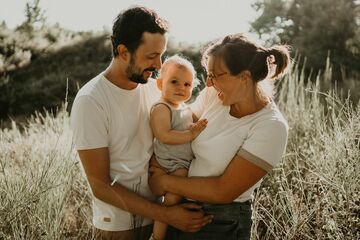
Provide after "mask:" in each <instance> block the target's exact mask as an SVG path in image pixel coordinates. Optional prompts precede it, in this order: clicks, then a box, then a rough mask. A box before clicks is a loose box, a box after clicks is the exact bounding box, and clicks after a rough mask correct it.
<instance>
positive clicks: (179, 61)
mask: <svg viewBox="0 0 360 240" xmlns="http://www.w3.org/2000/svg"><path fill="white" fill-rule="evenodd" d="M171 63H172V64H175V65H176V66H179V67H182V68H184V69H187V70H189V71H190V72H191V75H192V78H193V85H194V87H196V86H198V85H199V84H200V81H199V79H197V78H196V71H195V68H194V66H193V65H192V63H191V62H190V61H189V60H188V59H186V58H185V57H183V56H181V55H179V54H175V55H172V56H170V57H167V58H166V59H165V61H164V63H163V65H162V67H161V69H160V78H161V75H163V74H164V73H165V72H166V70H167V68H168V66H169V64H171Z"/></svg>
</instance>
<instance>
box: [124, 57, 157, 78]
mask: <svg viewBox="0 0 360 240" xmlns="http://www.w3.org/2000/svg"><path fill="white" fill-rule="evenodd" d="M155 70H156V69H155V68H153V67H152V68H146V69H144V71H142V72H141V70H140V68H139V67H138V66H136V65H135V59H134V58H133V57H131V60H130V64H129V66H128V67H127V68H126V75H127V77H128V78H129V80H130V81H132V82H135V83H140V84H145V83H147V82H148V81H147V79H144V76H143V74H144V72H145V71H150V72H154V71H155ZM140 72H141V73H140Z"/></svg>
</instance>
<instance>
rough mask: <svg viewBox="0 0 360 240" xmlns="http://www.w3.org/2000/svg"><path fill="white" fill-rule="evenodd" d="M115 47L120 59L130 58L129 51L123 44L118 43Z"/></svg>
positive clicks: (126, 59)
mask: <svg viewBox="0 0 360 240" xmlns="http://www.w3.org/2000/svg"><path fill="white" fill-rule="evenodd" d="M116 49H117V51H118V53H119V57H120V58H121V59H123V60H124V61H128V59H130V52H129V50H128V49H127V47H126V46H125V45H124V44H119V45H118V46H117V48H116Z"/></svg>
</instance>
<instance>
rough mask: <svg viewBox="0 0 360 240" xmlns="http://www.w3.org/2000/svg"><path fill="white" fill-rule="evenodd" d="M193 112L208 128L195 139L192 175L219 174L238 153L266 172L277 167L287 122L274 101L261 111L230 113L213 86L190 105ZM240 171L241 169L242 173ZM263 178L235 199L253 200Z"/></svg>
mask: <svg viewBox="0 0 360 240" xmlns="http://www.w3.org/2000/svg"><path fill="white" fill-rule="evenodd" d="M191 109H192V111H193V112H194V114H195V115H196V116H197V117H198V118H200V119H204V118H205V119H207V120H208V125H207V127H206V128H205V130H204V131H203V132H202V133H201V134H200V135H199V136H198V137H197V138H196V139H195V140H194V141H193V142H192V149H193V152H194V154H195V159H194V160H193V161H192V163H191V166H190V169H189V176H204V177H205V176H219V175H221V174H222V173H223V172H224V170H225V168H226V167H227V165H228V164H229V163H230V161H231V160H232V159H233V157H234V156H235V155H236V154H238V155H240V156H241V157H243V158H245V159H246V160H248V161H250V162H252V163H253V164H256V165H257V166H259V167H261V168H263V169H264V170H266V171H267V172H269V171H271V169H272V168H273V167H274V166H276V165H277V164H278V163H279V161H280V160H281V157H282V155H283V153H284V150H285V147H286V142H287V133H288V125H287V122H286V120H285V119H284V117H283V116H282V114H281V113H280V111H279V110H278V108H277V106H276V104H275V103H274V102H273V101H272V102H270V103H269V104H268V105H267V106H265V107H264V108H263V109H261V110H260V111H258V112H256V113H254V114H251V115H247V116H245V117H242V118H235V117H233V116H231V115H230V114H229V111H230V107H229V106H223V105H222V102H221V100H220V99H219V98H218V97H217V91H216V90H215V89H214V88H212V87H211V88H208V87H207V88H205V89H204V90H203V91H202V92H201V93H200V95H199V97H198V98H197V99H196V101H195V103H193V104H192V105H191ZM239 174H241V172H240V173H239ZM260 183H261V180H260V181H259V182H257V183H256V184H255V185H254V186H252V187H251V188H250V189H248V190H247V191H246V192H244V193H243V194H241V195H240V196H239V197H238V198H236V199H235V201H237V202H244V201H247V200H249V199H251V195H252V193H253V191H254V189H255V188H257V187H258V186H259V185H260Z"/></svg>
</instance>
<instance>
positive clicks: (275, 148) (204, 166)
mask: <svg viewBox="0 0 360 240" xmlns="http://www.w3.org/2000/svg"><path fill="white" fill-rule="evenodd" d="M202 60H203V65H205V66H206V68H207V74H208V76H207V80H206V86H207V87H206V88H205V89H204V90H203V91H202V92H201V93H200V95H199V97H198V98H197V99H196V101H195V103H194V104H193V105H192V106H191V109H192V110H193V112H194V114H195V115H196V117H197V118H202V119H207V120H208V125H207V127H206V129H205V130H204V131H203V132H202V133H201V134H200V135H199V136H198V137H197V138H196V139H195V140H194V141H193V142H192V148H193V151H194V154H195V159H194V160H193V162H192V163H191V166H190V169H189V178H182V177H176V176H170V175H166V173H165V172H164V171H163V170H162V169H161V168H159V167H157V164H156V163H154V161H153V162H152V167H151V172H152V176H151V178H150V180H149V181H150V182H149V184H150V186H151V188H152V190H153V191H154V193H155V194H157V195H164V193H165V192H171V193H174V194H177V195H181V196H184V197H185V198H186V199H187V200H193V201H197V202H199V203H202V204H203V210H204V211H205V212H206V213H208V214H212V215H214V219H213V221H212V223H210V224H208V225H206V226H204V227H203V228H202V229H201V230H200V231H199V232H196V233H182V232H179V231H175V230H172V231H169V232H171V234H172V235H171V236H169V238H168V239H207V240H209V239H250V230H251V196H252V193H253V191H254V189H256V188H257V187H259V185H260V183H261V179H262V178H263V177H264V176H265V175H266V174H267V173H268V172H270V171H271V169H272V168H273V167H274V166H275V165H277V164H278V163H279V161H280V160H281V157H282V154H283V153H284V150H285V146H286V142H287V133H288V125H287V122H286V120H285V119H284V117H283V116H282V114H281V113H280V111H279V110H278V108H277V106H276V104H275V102H274V100H273V94H272V93H273V88H272V87H273V83H274V80H275V79H276V78H278V77H279V76H280V75H282V74H283V73H285V72H286V71H287V69H288V68H289V65H290V57H289V52H288V49H287V47H286V46H279V45H277V46H273V47H271V48H265V47H262V46H259V45H257V44H256V43H254V42H252V41H250V40H249V39H247V38H246V37H245V36H244V35H242V34H232V35H228V36H226V37H224V38H223V39H221V40H220V41H218V42H216V43H214V44H212V45H210V47H209V48H208V49H207V50H206V51H205V53H204V55H203V59H202ZM169 234H170V233H169Z"/></svg>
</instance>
